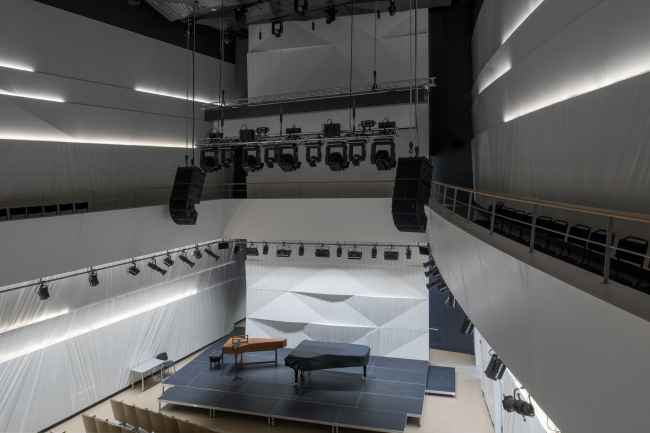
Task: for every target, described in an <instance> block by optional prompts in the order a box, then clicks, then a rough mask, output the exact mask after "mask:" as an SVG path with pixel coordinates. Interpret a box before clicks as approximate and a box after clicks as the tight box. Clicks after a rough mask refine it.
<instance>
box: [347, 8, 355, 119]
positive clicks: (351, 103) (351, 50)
mask: <svg viewBox="0 0 650 433" xmlns="http://www.w3.org/2000/svg"><path fill="white" fill-rule="evenodd" d="M353 42H354V0H352V19H351V20H350V115H349V116H348V124H349V127H350V129H352V130H354V126H353V125H352V123H353V122H352V111H353V110H354V108H353V102H352V59H353V58H354V57H353V56H352V55H353V54H354V51H353Z"/></svg>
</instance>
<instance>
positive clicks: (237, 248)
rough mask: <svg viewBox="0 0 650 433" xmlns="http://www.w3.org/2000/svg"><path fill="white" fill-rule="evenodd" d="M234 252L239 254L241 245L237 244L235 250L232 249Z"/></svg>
mask: <svg viewBox="0 0 650 433" xmlns="http://www.w3.org/2000/svg"><path fill="white" fill-rule="evenodd" d="M232 252H233V253H235V254H239V244H235V248H233V249H232Z"/></svg>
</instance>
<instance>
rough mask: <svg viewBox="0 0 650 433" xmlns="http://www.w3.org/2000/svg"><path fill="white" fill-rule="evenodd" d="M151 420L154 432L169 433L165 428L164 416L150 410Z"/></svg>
mask: <svg viewBox="0 0 650 433" xmlns="http://www.w3.org/2000/svg"><path fill="white" fill-rule="evenodd" d="M149 419H151V428H152V429H153V431H154V432H156V433H167V427H166V426H165V419H164V417H163V414H161V413H160V412H154V411H152V410H150V411H149ZM177 424H178V423H177Z"/></svg>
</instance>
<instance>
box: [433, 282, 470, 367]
mask: <svg viewBox="0 0 650 433" xmlns="http://www.w3.org/2000/svg"><path fill="white" fill-rule="evenodd" d="M447 296H449V292H447V293H440V292H439V291H438V290H437V289H436V288H435V287H434V288H432V289H431V290H430V291H429V328H433V329H430V330H429V348H431V349H440V350H449V351H452V352H461V353H469V354H474V337H473V336H471V335H465V334H461V333H460V327H461V325H462V324H463V315H464V314H465V313H464V312H463V309H462V308H461V307H460V306H458V307H456V308H447V305H445V301H446V300H447ZM434 329H436V330H434Z"/></svg>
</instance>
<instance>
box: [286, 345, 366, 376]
mask: <svg viewBox="0 0 650 433" xmlns="http://www.w3.org/2000/svg"><path fill="white" fill-rule="evenodd" d="M369 360H370V347H368V346H363V345H360V344H346V343H326V342H324V341H309V340H304V341H303V342H301V343H300V344H299V345H298V346H297V347H296V348H295V349H293V350H292V351H291V353H290V354H289V355H287V357H286V358H284V365H286V366H287V367H291V368H293V369H294V371H295V373H296V379H295V380H294V382H293V386H296V385H298V371H301V372H302V373H301V374H300V375H301V376H304V372H305V371H314V370H325V369H328V368H344V367H363V376H362V377H361V379H362V380H366V366H367V365H368V361H369Z"/></svg>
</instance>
